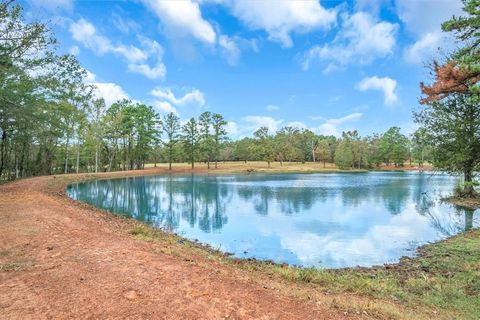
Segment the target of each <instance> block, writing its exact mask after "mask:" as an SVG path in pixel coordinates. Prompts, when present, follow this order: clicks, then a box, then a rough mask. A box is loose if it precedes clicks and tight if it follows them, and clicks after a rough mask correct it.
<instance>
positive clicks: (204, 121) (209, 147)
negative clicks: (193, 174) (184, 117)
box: [198, 111, 215, 169]
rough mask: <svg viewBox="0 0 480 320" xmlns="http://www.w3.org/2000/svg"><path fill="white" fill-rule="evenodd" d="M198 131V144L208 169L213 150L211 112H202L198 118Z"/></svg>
mask: <svg viewBox="0 0 480 320" xmlns="http://www.w3.org/2000/svg"><path fill="white" fill-rule="evenodd" d="M198 125H199V132H200V146H201V151H202V154H203V156H204V157H205V159H206V161H207V168H208V169H210V161H211V160H212V155H213V150H214V143H215V141H214V139H213V136H212V133H211V129H212V113H211V112H209V111H205V112H203V113H202V114H201V115H200V117H199V118H198Z"/></svg>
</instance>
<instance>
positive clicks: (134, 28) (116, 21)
mask: <svg viewBox="0 0 480 320" xmlns="http://www.w3.org/2000/svg"><path fill="white" fill-rule="evenodd" d="M112 22H113V25H114V26H115V27H116V28H117V29H118V30H120V32H122V33H125V34H129V33H131V32H132V33H133V32H138V31H139V30H140V29H141V27H140V25H139V24H138V23H136V22H135V21H133V20H131V19H124V18H122V16H121V15H119V14H116V13H114V14H113V19H112Z"/></svg>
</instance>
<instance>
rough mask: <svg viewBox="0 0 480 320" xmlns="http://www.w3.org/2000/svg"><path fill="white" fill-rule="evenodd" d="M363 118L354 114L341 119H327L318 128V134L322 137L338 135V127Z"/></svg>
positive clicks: (357, 113) (358, 114) (359, 114)
mask: <svg viewBox="0 0 480 320" xmlns="http://www.w3.org/2000/svg"><path fill="white" fill-rule="evenodd" d="M362 116H363V114H362V113H359V112H355V113H352V114H349V115H347V116H345V117H342V118H337V119H328V120H326V121H325V122H324V123H323V124H321V125H320V127H319V128H318V130H317V131H318V132H319V133H320V134H324V135H333V136H339V135H340V127H341V126H342V125H344V124H345V123H348V122H352V121H357V120H359V119H360V118H361V117H362Z"/></svg>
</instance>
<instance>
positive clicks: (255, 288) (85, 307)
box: [0, 170, 350, 319]
mask: <svg viewBox="0 0 480 320" xmlns="http://www.w3.org/2000/svg"><path fill="white" fill-rule="evenodd" d="M154 172H155V171H154V170H149V171H148V172H147V173H154ZM157 172H158V171H157ZM132 174H138V173H132ZM113 175H115V174H112V176H113ZM117 175H118V174H117ZM121 175H125V173H123V174H121ZM61 179H62V178H60V177H58V178H56V179H54V178H53V177H40V178H33V179H27V180H21V181H18V182H14V183H10V184H7V185H3V186H0V319H65V318H75V319H87V318H94V319H120V318H121V319H225V318H226V319H344V318H347V317H350V315H345V314H344V312H342V311H340V310H337V309H334V308H331V307H329V306H328V305H327V304H324V303H322V301H318V300H317V301H312V302H307V301H306V300H302V299H295V298H293V297H290V296H286V295H285V294H284V293H281V292H280V291H278V290H276V289H274V288H272V287H269V286H264V285H262V284H260V283H259V282H258V281H253V280H252V279H250V278H249V277H248V275H246V273H244V272H242V271H240V270H237V269H235V268H234V267H233V266H228V265H225V264H221V263H218V262H216V261H215V260H213V259H208V258H207V257H205V256H202V255H199V254H196V253H195V252H192V253H191V256H190V257H187V258H185V254H187V255H188V254H189V253H188V251H185V252H182V254H176V251H175V250H176V249H175V248H174V249H175V250H173V249H172V248H170V250H167V249H169V248H165V247H162V245H161V244H158V243H155V242H149V241H144V240H138V239H136V238H135V237H134V236H132V235H130V234H128V232H126V231H125V230H128V228H129V227H131V226H132V225H133V224H134V222H133V221H130V220H125V219H121V218H118V217H116V216H114V215H112V214H108V213H105V212H102V211H100V210H97V209H93V208H91V207H88V206H86V205H82V204H78V203H75V202H74V201H72V200H70V199H68V198H67V197H66V196H64V195H61V192H62V190H63V188H64V186H65V182H58V181H59V180H61ZM177 247H180V245H177Z"/></svg>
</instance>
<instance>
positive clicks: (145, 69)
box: [128, 63, 167, 79]
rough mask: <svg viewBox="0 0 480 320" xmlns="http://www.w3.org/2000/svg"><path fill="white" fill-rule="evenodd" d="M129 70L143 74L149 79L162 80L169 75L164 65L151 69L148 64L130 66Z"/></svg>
mask: <svg viewBox="0 0 480 320" xmlns="http://www.w3.org/2000/svg"><path fill="white" fill-rule="evenodd" d="M128 70H130V71H132V72H136V73H140V74H143V75H144V76H145V77H147V78H149V79H162V78H164V77H165V74H166V73H167V69H166V68H165V65H164V64H163V63H160V64H158V65H157V66H155V67H150V66H149V65H148V64H145V63H142V64H129V65H128Z"/></svg>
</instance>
